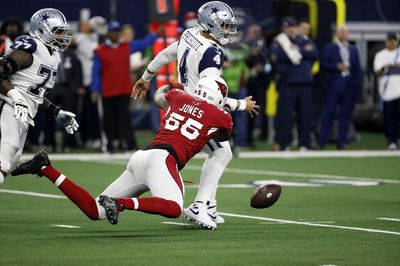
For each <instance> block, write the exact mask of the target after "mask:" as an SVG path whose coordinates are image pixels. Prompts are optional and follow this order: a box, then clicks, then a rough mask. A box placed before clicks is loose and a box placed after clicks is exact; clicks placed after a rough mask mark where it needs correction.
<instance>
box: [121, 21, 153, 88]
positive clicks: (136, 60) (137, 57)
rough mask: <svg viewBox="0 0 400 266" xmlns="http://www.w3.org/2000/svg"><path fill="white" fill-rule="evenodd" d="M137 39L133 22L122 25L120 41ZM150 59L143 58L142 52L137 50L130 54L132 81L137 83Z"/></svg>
mask: <svg viewBox="0 0 400 266" xmlns="http://www.w3.org/2000/svg"><path fill="white" fill-rule="evenodd" d="M134 39H135V29H134V28H133V26H132V25H131V24H125V25H123V26H122V29H121V34H120V41H121V42H131V41H133V40H134ZM148 63H149V61H148V60H147V59H146V58H143V55H142V52H135V53H133V54H131V55H130V70H131V76H132V81H133V83H135V82H136V81H137V80H138V79H139V78H140V77H141V76H142V74H143V71H144V67H145V66H147V64H148Z"/></svg>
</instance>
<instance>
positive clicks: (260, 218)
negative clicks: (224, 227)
mask: <svg viewBox="0 0 400 266" xmlns="http://www.w3.org/2000/svg"><path fill="white" fill-rule="evenodd" d="M218 213H219V214H221V215H222V216H228V217H236V218H244V219H253V220H260V221H269V222H280V223H287V224H299V225H306V226H312V227H328V228H338V229H346V230H354V231H363V232H368V233H381V234H389V235H399V236H400V232H395V231H385V230H379V229H370V228H361V227H351V226H342V225H332V224H318V223H309V222H297V221H291V220H283V219H274V218H266V217H258V216H250V215H240V214H235V213H226V212H218Z"/></svg>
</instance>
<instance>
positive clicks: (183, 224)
mask: <svg viewBox="0 0 400 266" xmlns="http://www.w3.org/2000/svg"><path fill="white" fill-rule="evenodd" d="M162 223H163V224H172V225H181V226H192V224H187V223H175V222H162Z"/></svg>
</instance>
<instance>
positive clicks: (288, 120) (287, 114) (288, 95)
mask: <svg viewBox="0 0 400 266" xmlns="http://www.w3.org/2000/svg"><path fill="white" fill-rule="evenodd" d="M272 52H273V55H274V59H275V67H276V76H277V77H276V81H277V87H278V92H279V99H278V110H277V116H276V126H275V130H276V136H275V141H276V143H277V147H275V149H276V150H287V149H289V146H290V144H291V143H292V140H293V137H292V129H293V112H294V111H296V117H297V127H298V138H299V144H298V145H299V147H300V150H307V149H308V148H309V147H310V135H311V132H310V131H311V109H310V108H311V103H312V84H313V76H312V74H311V69H312V65H313V63H314V61H315V60H317V59H318V50H317V48H316V47H315V45H314V43H313V41H312V40H311V39H310V38H308V37H307V38H305V37H304V36H300V35H299V31H298V27H297V22H296V20H295V19H294V18H293V17H290V16H288V17H285V18H283V20H282V33H281V34H279V35H278V36H276V38H275V40H274V42H273V44H272Z"/></svg>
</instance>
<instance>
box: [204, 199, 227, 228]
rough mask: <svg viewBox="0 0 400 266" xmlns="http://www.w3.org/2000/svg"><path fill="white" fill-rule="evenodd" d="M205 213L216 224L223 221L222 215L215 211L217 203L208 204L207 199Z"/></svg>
mask: <svg viewBox="0 0 400 266" xmlns="http://www.w3.org/2000/svg"><path fill="white" fill-rule="evenodd" d="M207 214H208V216H209V217H210V218H211V220H212V221H213V222H214V223H216V224H223V223H225V219H224V217H222V216H220V215H219V214H218V212H217V205H211V206H210V202H209V201H207Z"/></svg>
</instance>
